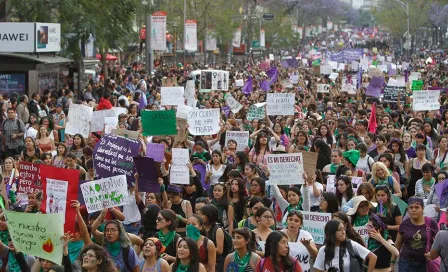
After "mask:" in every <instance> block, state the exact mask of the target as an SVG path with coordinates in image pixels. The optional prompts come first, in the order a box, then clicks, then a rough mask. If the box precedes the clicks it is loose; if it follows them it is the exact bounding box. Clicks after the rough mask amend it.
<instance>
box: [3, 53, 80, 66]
mask: <svg viewBox="0 0 448 272" xmlns="http://www.w3.org/2000/svg"><path fill="white" fill-rule="evenodd" d="M3 57H6V58H17V59H23V60H24V61H28V62H34V63H37V64H58V63H70V62H73V60H71V59H67V58H63V57H59V56H49V55H39V56H38V55H34V54H33V55H31V54H16V53H0V58H3Z"/></svg>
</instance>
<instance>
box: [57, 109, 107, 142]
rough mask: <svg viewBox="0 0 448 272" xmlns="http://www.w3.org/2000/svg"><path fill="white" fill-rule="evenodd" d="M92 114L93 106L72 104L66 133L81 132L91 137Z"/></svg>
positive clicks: (84, 135) (85, 136)
mask: <svg viewBox="0 0 448 272" xmlns="http://www.w3.org/2000/svg"><path fill="white" fill-rule="evenodd" d="M92 115H93V108H91V107H88V106H84V105H79V104H70V108H69V110H68V118H67V119H68V122H67V125H66V127H65V133H66V134H70V135H75V134H77V133H79V134H81V135H82V136H83V137H84V138H87V137H89V133H90V122H91V121H92ZM100 130H103V128H101V129H100Z"/></svg>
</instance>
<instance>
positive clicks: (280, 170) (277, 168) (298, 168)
mask: <svg viewBox="0 0 448 272" xmlns="http://www.w3.org/2000/svg"><path fill="white" fill-rule="evenodd" d="M266 158H267V162H268V169H269V172H270V174H271V175H270V177H269V182H270V183H271V184H277V185H291V184H304V179H303V177H302V175H303V173H304V171H303V157H302V153H293V154H269V155H266Z"/></svg>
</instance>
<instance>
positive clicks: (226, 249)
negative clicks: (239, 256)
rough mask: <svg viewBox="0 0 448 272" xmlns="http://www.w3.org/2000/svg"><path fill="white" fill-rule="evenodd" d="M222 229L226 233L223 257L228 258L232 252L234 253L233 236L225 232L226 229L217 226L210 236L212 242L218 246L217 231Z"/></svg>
mask: <svg viewBox="0 0 448 272" xmlns="http://www.w3.org/2000/svg"><path fill="white" fill-rule="evenodd" d="M219 228H221V229H222V231H223V232H224V244H223V249H222V254H221V256H224V257H226V256H227V255H228V254H229V253H230V252H233V243H232V236H230V234H229V233H228V232H227V231H225V230H224V228H222V227H220V226H218V225H215V227H214V228H213V231H212V233H211V235H210V240H212V242H213V243H214V244H215V245H218V244H217V243H216V231H217V230H218V229H219Z"/></svg>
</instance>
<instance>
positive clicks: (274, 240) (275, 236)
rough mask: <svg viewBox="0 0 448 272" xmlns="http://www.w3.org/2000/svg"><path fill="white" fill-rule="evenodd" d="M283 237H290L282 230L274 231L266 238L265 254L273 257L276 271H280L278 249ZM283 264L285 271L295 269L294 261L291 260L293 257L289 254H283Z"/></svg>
mask: <svg viewBox="0 0 448 272" xmlns="http://www.w3.org/2000/svg"><path fill="white" fill-rule="evenodd" d="M282 238H286V239H288V236H287V235H286V234H285V233H284V232H281V231H273V232H271V233H270V234H269V236H268V238H267V239H266V245H265V251H264V252H265V253H264V256H265V257H266V258H268V257H271V261H272V264H273V266H274V271H280V267H279V264H278V261H277V250H278V244H279V243H280V240H281V239H282ZM281 259H282V261H281V263H282V265H283V271H290V272H292V271H293V268H294V263H293V261H292V260H291V257H290V256H289V255H286V256H282V257H281Z"/></svg>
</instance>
